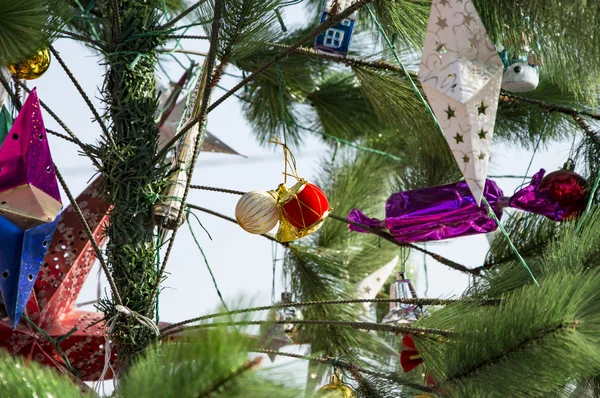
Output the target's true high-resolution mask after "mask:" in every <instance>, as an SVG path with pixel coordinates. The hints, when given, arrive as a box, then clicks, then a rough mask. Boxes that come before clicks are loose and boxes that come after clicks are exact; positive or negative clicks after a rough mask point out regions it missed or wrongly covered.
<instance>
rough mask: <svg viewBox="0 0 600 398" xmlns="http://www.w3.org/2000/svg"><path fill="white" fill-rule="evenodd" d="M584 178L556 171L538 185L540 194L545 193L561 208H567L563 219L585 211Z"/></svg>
mask: <svg viewBox="0 0 600 398" xmlns="http://www.w3.org/2000/svg"><path fill="white" fill-rule="evenodd" d="M586 184H587V182H586V181H585V178H583V177H582V176H580V175H579V174H577V173H574V172H572V171H568V170H558V171H555V172H552V173H550V174H548V175H547V176H545V177H544V178H543V179H542V182H541V183H540V188H539V190H540V192H544V193H547V194H548V196H549V197H550V198H552V199H554V200H555V201H556V202H557V203H558V204H560V205H561V206H564V207H567V208H568V210H567V212H566V213H565V216H564V217H565V218H569V217H571V216H574V215H575V214H577V213H580V212H582V211H583V210H585V206H586V204H587V197H588V194H587V191H586Z"/></svg>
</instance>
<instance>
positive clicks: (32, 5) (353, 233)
mask: <svg viewBox="0 0 600 398" xmlns="http://www.w3.org/2000/svg"><path fill="white" fill-rule="evenodd" d="M300 12H301V14H298V13H300ZM298 15H303V16H306V17H305V18H303V22H302V23H301V24H297V23H292V22H291V21H292V20H296V21H297V20H298V19H297V18H295V17H297V16H298ZM598 15H600V5H598V4H595V3H591V2H582V1H566V2H565V1H561V2H559V1H555V0H546V1H541V0H529V1H527V2H521V1H512V0H509V1H506V0H505V1H496V0H433V1H424V0H423V1H422V0H325V1H317V0H305V1H301V0H298V1H297V0H262V1H258V0H200V1H191V0H189V1H184V0H168V1H167V0H162V1H161V0H110V1H109V0H31V1H15V0H0V33H1V34H0V37H1V38H2V39H0V62H1V64H2V69H0V72H1V73H0V83H1V90H0V94H1V95H0V104H2V105H3V109H2V112H1V113H0V143H1V145H2V146H1V147H0V229H2V235H3V238H4V243H3V244H1V245H0V266H1V267H3V268H2V269H0V276H1V279H0V292H1V293H2V304H3V306H2V307H3V308H2V311H3V312H2V318H1V319H0V336H1V338H0V340H1V343H0V344H1V345H2V347H3V348H5V349H6V350H3V351H1V353H0V381H1V382H0V395H1V396H3V397H4V396H6V397H29V396H54V397H71V396H72V397H79V396H94V395H98V394H99V393H98V392H95V391H94V389H93V388H90V385H92V384H91V383H90V382H99V383H98V386H100V384H101V382H102V381H103V380H108V379H110V378H113V379H114V380H115V381H118V384H116V387H115V392H114V393H113V395H115V396H119V397H124V398H128V397H170V396H178V397H179V396H181V397H209V396H215V397H217V396H223V397H237V396H252V397H266V396H271V395H273V396H275V395H276V396H278V397H288V396H289V397H290V398H291V397H301V396H313V395H314V394H317V396H327V397H352V396H356V397H404V396H407V397H417V396H421V397H423V396H432V397H434V396H442V397H443V396H448V397H488V396H489V397H496V396H565V397H566V396H569V397H579V396H596V395H600V376H599V375H600V366H599V365H598V363H600V361H599V360H600V304H598V303H600V301H599V299H600V293H599V290H598V286H599V285H600V273H599V272H598V270H596V267H595V261H596V258H597V257H596V254H598V253H597V252H598V250H599V249H598V247H600V245H599V244H598V243H599V241H600V225H599V223H600V215H599V214H596V213H598V210H597V207H596V204H597V200H598V194H597V189H598V185H599V184H600V164H599V163H600V157H599V152H600V146H599V145H600V141H599V140H600V138H599V133H598V131H597V129H598V120H600V114H598V113H597V112H596V111H595V109H596V108H597V101H598V93H599V83H600V65H598V62H597V59H598V57H599V55H600V40H599V39H598V38H597V31H598V27H599V26H600V23H599V22H600V21H598V18H599V17H598ZM67 40H69V41H75V42H78V45H79V46H81V47H83V46H85V47H87V48H88V49H90V50H91V51H93V52H94V53H95V54H96V55H97V56H98V57H99V59H100V60H101V62H100V63H101V66H102V67H103V68H105V70H106V73H105V75H104V76H103V77H102V79H103V82H102V85H101V86H100V87H99V93H100V99H101V101H102V102H101V106H98V105H97V103H95V101H94V96H95V94H94V92H89V91H88V90H87V89H86V88H84V86H83V85H82V84H81V82H80V77H79V76H76V75H75V74H74V73H73V72H72V71H71V68H70V66H69V64H68V63H67V62H66V61H65V58H66V57H65V54H64V53H63V54H61V53H60V52H59V51H58V50H57V46H58V44H57V43H60V42H61V41H67ZM197 43H202V45H203V46H204V47H203V48H206V49H207V51H206V52H200V51H196V50H195V49H194V50H191V49H190V46H191V47H194V48H195V47H196V46H197ZM71 55H77V54H70V56H71ZM50 63H53V65H55V67H56V65H59V66H60V69H61V70H62V71H63V72H61V73H64V75H63V78H64V82H61V84H64V85H65V86H66V85H69V87H71V86H72V87H74V89H75V90H76V91H77V92H78V94H79V97H80V98H78V97H72V98H71V97H69V98H64V99H63V102H64V103H68V104H71V102H75V101H78V102H81V103H83V104H85V106H86V107H87V108H88V109H87V110H88V111H89V112H91V114H92V115H93V120H92V122H90V125H92V124H93V125H94V126H97V127H98V128H99V131H100V134H99V135H98V136H96V137H89V136H84V135H83V134H82V133H77V132H73V131H72V130H71V129H70V128H69V127H68V126H67V124H66V123H65V122H63V120H62V119H61V118H60V115H59V114H58V112H57V111H55V109H56V108H57V107H59V106H60V105H61V104H60V103H56V104H55V103H52V102H45V101H44V93H42V92H39V91H37V90H35V89H33V88H32V87H31V84H29V83H28V81H29V80H35V79H37V78H40V77H41V76H42V75H43V74H44V72H45V71H46V70H47V69H48V67H49V65H50ZM169 64H175V65H179V66H178V67H179V68H180V69H179V72H178V75H175V74H173V73H172V70H176V69H173V68H169V67H168V66H167V65H169ZM78 79H79V80H78ZM160 81H167V82H169V84H170V87H169V88H167V89H165V88H163V87H160V84H159V82H160ZM33 83H34V84H35V81H34V82H33ZM38 96H39V98H38ZM226 101H239V103H240V104H241V108H242V110H243V116H244V117H245V119H246V120H247V122H248V123H249V125H250V126H251V127H252V130H253V132H254V133H255V137H254V138H255V139H256V141H257V142H258V143H260V144H261V145H264V146H265V147H270V148H274V149H275V150H276V151H277V154H278V156H280V159H281V171H283V176H282V181H280V182H281V183H283V184H281V185H279V187H276V186H273V187H271V190H270V191H252V192H245V191H241V190H239V188H238V187H235V186H231V185H230V184H229V183H228V181H227V180H226V179H221V181H222V183H221V184H219V186H204V185H195V184H194V182H195V181H194V177H195V178H198V177H197V175H198V174H202V168H199V167H196V166H197V160H198V158H199V155H201V152H202V151H217V152H225V153H235V151H234V150H233V149H232V148H231V147H229V146H228V145H226V144H224V143H223V142H221V141H220V140H219V139H218V138H217V136H218V132H215V134H216V135H212V134H211V132H209V131H207V125H208V123H209V122H210V120H211V115H214V114H215V113H216V112H215V113H212V112H213V111H215V110H218V109H219V107H220V106H222V104H224V103H225V102H226ZM50 119H54V120H55V121H56V122H57V124H58V125H59V126H60V128H61V129H62V131H54V130H53V129H49V128H45V127H44V120H46V121H48V120H50ZM220 123H225V124H224V125H226V126H227V123H228V120H225V121H223V120H221V121H220ZM46 133H47V134H49V135H52V136H55V137H57V138H58V139H61V140H66V141H68V142H70V143H71V144H73V145H74V146H75V147H76V148H77V150H78V152H79V155H80V156H83V157H85V158H86V159H88V161H89V162H91V163H92V164H93V167H94V170H95V176H94V178H95V179H94V180H93V181H92V182H91V183H90V184H89V186H88V187H87V188H86V189H85V190H84V191H83V193H81V194H80V195H79V196H78V195H77V193H72V191H71V189H69V185H68V184H67V181H65V178H64V176H63V174H62V173H61V170H60V168H59V167H56V165H55V164H54V163H53V161H52V157H51V155H50V151H51V149H52V148H51V147H52V145H50V147H49V146H48V144H47V141H46V140H47V135H46ZM315 137H317V138H318V140H319V141H320V143H321V144H322V145H324V146H326V147H327V148H328V151H327V153H326V154H325V156H324V160H323V162H322V165H321V169H322V170H321V173H320V175H319V177H318V178H313V179H308V178H307V177H309V176H306V175H303V174H302V164H301V163H302V162H301V160H298V161H296V159H295V158H294V155H293V154H294V152H295V153H298V152H299V151H301V150H302V148H303V146H304V145H305V143H306V141H307V140H310V139H314V138H315ZM557 142H558V143H565V145H568V146H567V148H570V151H569V154H568V161H567V162H566V164H565V166H564V169H563V170H557V171H554V170H549V173H545V171H543V170H542V171H540V172H538V173H535V174H534V173H533V172H534V171H535V170H530V167H528V168H527V170H524V171H523V173H522V174H523V176H522V177H520V178H523V184H522V186H521V187H520V189H519V190H518V191H516V192H515V193H514V194H513V195H510V196H505V195H504V193H503V192H502V190H501V189H500V186H499V185H501V184H499V183H497V182H499V181H500V180H498V179H497V180H498V181H495V180H494V179H495V177H492V176H491V175H488V174H491V173H488V165H489V164H490V159H491V158H492V157H493V156H494V155H495V149H496V148H501V147H502V148H507V147H511V148H518V149H521V150H525V151H528V156H529V157H532V159H533V156H535V154H536V152H537V151H538V150H539V149H540V148H544V147H547V146H549V145H551V144H553V143H557ZM54 156H55V158H56V154H54ZM529 164H530V165H531V162H529ZM492 165H494V164H493V163H492ZM530 172H531V173H530ZM217 174H218V173H217ZM532 174H533V176H532ZM279 176H281V174H280V171H279V170H278V171H277V177H279ZM88 177H92V176H91V175H90V176H88ZM305 178H307V179H305ZM529 180H530V181H529ZM59 185H60V186H61V188H62V192H63V193H64V195H63V196H66V199H68V200H65V198H64V197H63V199H62V202H61V195H60V193H59V192H58V186H59ZM257 188H261V187H257ZM192 190H198V191H213V192H215V194H218V195H236V196H239V197H240V200H239V202H238V205H237V207H236V208H235V209H234V208H231V211H230V213H229V214H221V213H219V212H216V211H214V210H213V209H210V208H206V207H205V206H204V205H203V204H202V203H193V202H191V201H190V200H189V198H190V192H191V191H192ZM386 199H387V202H386ZM63 202H64V205H63ZM61 206H63V207H62V209H61ZM201 213H202V214H207V216H208V215H210V216H216V217H218V218H220V219H221V220H220V221H221V222H223V223H238V224H239V225H240V227H242V228H243V229H245V230H246V231H248V232H250V233H254V234H256V235H259V236H257V237H256V239H265V240H268V241H271V242H273V247H274V248H279V250H280V251H283V252H284V253H285V254H284V261H283V265H282V264H281V263H278V262H277V261H276V260H277V259H276V258H274V261H273V277H274V281H273V286H275V274H276V269H277V268H279V267H281V269H280V272H281V273H282V274H283V275H284V277H285V280H286V282H285V286H284V289H285V292H284V294H283V295H282V300H281V301H277V300H276V299H275V297H273V299H272V301H273V302H272V303H270V305H263V306H256V307H255V306H249V305H247V303H244V302H243V301H240V303H241V304H238V305H235V306H232V304H231V303H229V304H230V305H229V306H227V305H225V304H226V303H225V302H224V300H223V298H222V297H221V293H220V292H219V289H218V284H217V281H216V279H215V278H214V276H213V273H212V271H210V272H211V276H213V277H212V282H214V284H215V287H216V289H217V292H219V297H221V300H222V301H223V306H222V308H220V309H218V310H217V311H216V312H214V313H210V314H204V315H203V314H198V316H197V317H196V318H192V319H181V320H180V322H177V323H173V324H165V323H163V322H159V319H158V313H159V312H158V306H159V304H160V295H161V294H160V293H161V291H162V289H163V288H164V287H165V286H166V285H165V283H167V281H168V278H167V276H168V275H169V271H168V265H169V259H170V258H172V256H173V253H174V252H175V251H176V250H178V249H177V248H174V245H175V242H176V241H177V237H178V231H180V230H181V229H182V228H183V229H187V227H189V228H190V231H191V233H192V235H193V239H194V241H195V243H196V244H197V246H198V249H199V252H200V253H201V256H199V255H196V254H194V257H193V258H191V256H190V261H192V262H195V263H197V262H199V263H204V262H206V265H207V266H208V269H209V270H210V266H209V262H208V260H207V258H206V256H204V252H202V248H201V245H200V241H201V239H202V238H199V234H200V233H201V230H200V229H199V228H197V227H196V225H197V224H196V223H195V221H196V219H195V217H197V216H196V214H201ZM234 214H235V218H233V217H232V216H233V215H234ZM372 217H377V218H372ZM277 224H278V225H279V226H278V229H277V230H275V229H274V228H275V227H276V225H277ZM597 225H598V228H597V227H596V226H597ZM200 227H202V228H204V227H203V226H202V225H201V224H200ZM207 232H210V231H207ZM478 234H479V235H484V234H488V236H489V238H490V240H491V245H490V248H489V251H488V253H487V255H486V259H485V261H484V263H483V264H481V265H478V266H476V267H472V266H467V265H465V262H461V261H456V260H451V259H449V258H447V257H445V256H442V255H440V254H437V253H436V252H435V251H434V250H433V249H431V247H432V246H434V244H430V245H427V242H432V241H442V240H446V239H453V238H458V239H462V237H464V236H468V235H478ZM229 244H230V245H231V247H232V250H235V245H236V242H229ZM182 250H188V249H182ZM193 250H196V247H194V248H193ZM275 250H277V249H275ZM188 252H191V249H189V250H188ZM411 253H413V254H415V253H419V255H423V256H425V258H428V259H430V261H435V262H438V263H441V264H442V265H444V266H445V267H447V268H449V269H451V270H452V271H453V272H456V273H458V274H461V275H466V276H468V278H469V279H470V280H471V283H470V285H469V288H468V289H467V290H466V291H465V292H464V293H463V294H462V295H460V296H459V297H454V298H451V299H439V298H435V297H433V298H431V297H422V298H419V297H417V295H416V290H415V287H414V285H413V284H412V282H411V281H410V279H408V278H407V276H411V275H408V274H411V273H412V271H411V269H410V267H407V265H410V260H409V256H410V254H411ZM245 255H246V256H248V257H249V258H251V257H252V256H253V255H254V254H253V253H245ZM203 256H204V258H203ZM467 256H468V253H465V258H466V257H467ZM275 257H276V256H275ZM96 261H97V262H98V263H99V264H100V268H101V269H102V271H103V273H104V276H105V277H106V279H107V281H108V287H107V289H106V290H107V292H106V294H105V295H104V296H103V297H101V299H100V301H99V302H98V303H97V312H86V311H80V310H77V309H76V307H75V301H76V300H77V296H78V294H79V292H80V291H81V288H82V284H83V282H84V280H85V279H86V277H87V276H88V274H89V273H90V270H91V269H92V266H93V264H94V263H95V262H96ZM219 266H223V267H225V266H226V264H223V265H221V264H220V265H219ZM413 275H414V274H413ZM413 278H414V276H413ZM220 283H221V284H224V283H225V281H223V280H221V281H220ZM357 286H358V287H357ZM388 292H389V294H388ZM273 295H274V289H273ZM240 300H241V298H240ZM275 301H277V302H275ZM261 304H262V303H261ZM373 310H374V311H373ZM596 311H598V312H596ZM257 314H258V315H257ZM596 322H598V324H596ZM256 326H259V327H258V328H256ZM252 327H254V329H253V328H252ZM257 330H258V333H257ZM292 344H295V345H305V346H309V347H310V350H309V351H308V352H304V353H302V354H296V353H290V352H289V351H286V350H284V349H282V347H284V346H289V345H292ZM596 350H598V351H596ZM265 356H267V357H270V358H271V359H273V358H276V357H290V358H293V359H294V360H297V361H306V362H307V363H308V369H309V371H308V376H307V377H306V383H305V384H306V387H305V388H295V387H293V386H290V385H289V384H288V383H286V382H285V380H282V379H281V377H280V376H281V374H282V372H284V371H283V370H279V369H275V368H274V367H268V368H267V367H265V366H263V365H264V364H265V360H264V358H265ZM302 377H304V376H302ZM86 382H87V383H86ZM323 385H325V386H324V387H323ZM317 390H319V391H317Z"/></svg>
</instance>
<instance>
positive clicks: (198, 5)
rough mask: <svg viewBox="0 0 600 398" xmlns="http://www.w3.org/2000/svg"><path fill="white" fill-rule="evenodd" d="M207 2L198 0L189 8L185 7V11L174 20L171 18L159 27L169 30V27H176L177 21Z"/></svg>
mask: <svg viewBox="0 0 600 398" xmlns="http://www.w3.org/2000/svg"><path fill="white" fill-rule="evenodd" d="M205 2H206V0H199V1H197V2H196V3H194V4H193V5H191V6H189V7H188V8H187V9H185V10H184V11H182V12H181V13H180V14H179V15H178V16H176V17H175V18H173V19H172V20H170V21H169V22H167V23H166V24H164V25H162V26H160V27H159V28H158V30H169V29H171V28H172V27H174V26H175V25H176V24H177V22H179V21H181V20H182V19H183V18H185V17H186V16H187V15H188V14H190V13H191V12H193V11H195V10H196V9H198V7H200V6H201V5H202V4H204V3H205Z"/></svg>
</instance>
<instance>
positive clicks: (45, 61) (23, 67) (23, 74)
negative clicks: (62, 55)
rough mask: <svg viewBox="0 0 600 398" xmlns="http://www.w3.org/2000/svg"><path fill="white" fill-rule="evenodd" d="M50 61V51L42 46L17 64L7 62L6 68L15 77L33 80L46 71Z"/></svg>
mask: <svg viewBox="0 0 600 398" xmlns="http://www.w3.org/2000/svg"><path fill="white" fill-rule="evenodd" d="M50 61H51V57H50V51H49V50H48V49H47V48H42V49H40V50H37V51H36V52H35V54H33V56H32V57H31V58H29V59H27V60H25V61H23V62H20V63H18V64H9V65H7V68H8V70H9V71H10V73H11V74H12V75H13V76H15V77H16V78H17V79H21V80H35V79H37V78H39V77H41V76H42V75H43V74H44V73H46V71H47V70H48V68H49V67H50Z"/></svg>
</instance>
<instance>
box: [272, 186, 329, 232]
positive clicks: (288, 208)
mask: <svg viewBox="0 0 600 398" xmlns="http://www.w3.org/2000/svg"><path fill="white" fill-rule="evenodd" d="M295 190H296V192H294V191H295ZM290 193H291V194H292V195H291V196H290V198H289V199H288V200H287V201H286V202H285V203H284V204H283V205H282V206H281V209H282V214H283V216H284V217H285V219H286V220H287V221H289V223H290V224H292V225H293V226H294V227H296V228H297V229H299V230H302V229H305V228H310V227H312V226H313V225H315V224H317V223H318V222H319V221H321V220H323V219H324V218H325V217H327V214H328V213H329V211H330V208H329V201H328V200H327V197H326V196H325V194H324V193H323V191H321V189H320V188H319V187H317V186H316V185H314V184H311V183H299V184H296V185H295V186H294V187H293V188H292V189H291V190H290Z"/></svg>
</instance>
